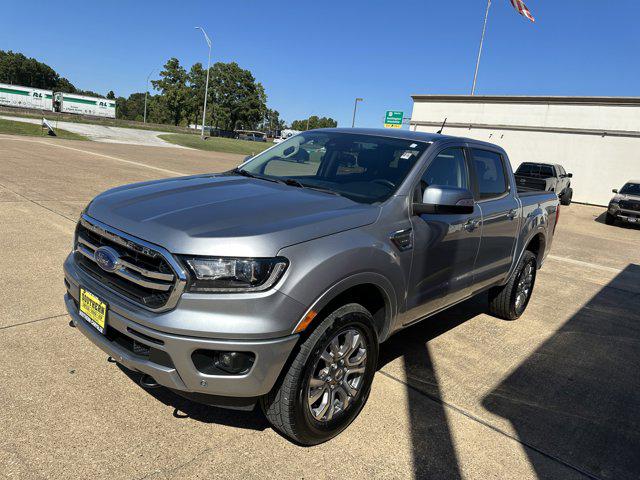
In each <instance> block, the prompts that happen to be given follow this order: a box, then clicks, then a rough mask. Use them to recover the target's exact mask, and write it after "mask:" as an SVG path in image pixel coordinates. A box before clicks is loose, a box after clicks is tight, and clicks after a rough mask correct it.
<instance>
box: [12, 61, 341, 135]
mask: <svg viewBox="0 0 640 480" xmlns="http://www.w3.org/2000/svg"><path fill="white" fill-rule="evenodd" d="M206 78H207V70H206V69H205V68H203V66H202V64H201V63H195V64H193V65H192V66H191V68H190V69H189V71H187V70H186V68H185V67H184V66H182V65H181V64H180V61H179V60H178V59H177V58H170V59H169V60H168V61H167V62H166V63H165V64H164V66H163V69H162V71H161V72H160V73H159V78H158V79H157V80H152V82H151V83H152V85H153V89H154V90H155V91H156V92H157V93H153V92H149V94H148V95H147V116H146V118H147V121H148V122H151V123H164V124H173V125H189V124H195V125H201V124H202V122H203V119H202V110H203V108H202V107H203V103H204V96H205V84H206ZM0 82H2V83H9V84H14V85H25V86H30V87H34V88H43V89H48V90H55V91H59V92H67V93H77V94H81V95H90V96H96V97H105V95H101V94H99V93H96V92H92V91H90V90H80V89H78V88H76V87H75V86H74V85H73V84H72V83H71V82H70V81H69V80H67V79H66V78H64V77H61V76H60V75H59V74H58V73H57V72H56V71H55V70H54V69H53V68H51V67H50V66H49V65H46V64H45V63H42V62H39V61H37V60H35V59H33V58H27V57H25V56H24V55H23V54H21V53H14V52H12V51H8V52H5V51H2V50H0ZM106 98H110V99H116V115H117V118H121V119H126V120H136V121H142V120H143V118H144V111H145V108H144V107H145V92H135V93H132V94H131V95H129V96H128V97H126V98H125V97H122V96H120V97H117V98H116V95H115V94H114V92H113V91H109V92H108V93H107V95H106ZM206 115H207V118H206V119H204V124H205V125H207V126H209V125H210V126H212V127H214V128H216V129H220V130H229V131H231V130H262V131H271V132H273V131H277V130H282V129H284V128H286V127H287V125H286V123H285V122H284V120H282V119H281V118H280V113H279V112H278V111H277V110H274V109H271V108H269V107H268V106H267V94H266V92H265V89H264V87H263V85H262V84H261V83H260V82H258V81H257V80H256V79H255V77H254V76H253V74H252V73H251V72H250V71H249V70H246V69H243V68H241V67H240V66H239V65H238V64H237V63H236V62H230V63H223V62H217V63H215V64H214V65H212V66H211V69H210V71H209V89H208V94H207V114H206ZM335 126H337V122H336V121H335V120H333V119H332V118H328V117H322V118H320V117H318V116H316V115H313V116H311V117H309V118H308V119H301V120H295V121H293V122H292V124H291V128H292V129H294V130H308V129H313V128H323V127H335Z"/></svg>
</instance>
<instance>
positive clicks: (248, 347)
mask: <svg viewBox="0 0 640 480" xmlns="http://www.w3.org/2000/svg"><path fill="white" fill-rule="evenodd" d="M558 218H559V206H558V197H557V196H556V195H555V194H554V193H548V192H527V193H522V194H519V193H518V192H517V190H516V187H515V183H514V176H513V172H512V170H511V167H510V163H509V159H508V157H507V154H506V153H505V152H504V150H502V149H501V148H500V147H497V146H495V145H491V144H489V143H483V142H478V141H475V140H469V139H464V138H455V137H448V136H443V135H437V134H426V133H418V132H410V131H388V130H367V129H326V130H325V129H323V130H313V131H309V132H304V133H301V134H299V135H296V136H294V137H291V138H289V139H288V140H286V141H284V142H282V143H280V144H278V145H275V146H273V147H271V148H270V149H268V150H266V151H265V152H263V153H261V154H259V155H257V156H255V157H254V158H251V159H249V160H247V161H246V162H245V163H243V164H242V165H240V166H239V167H238V168H236V169H234V170H232V171H229V172H225V173H220V174H205V175H195V176H190V177H183V178H170V179H166V180H159V181H152V182H144V183H137V184H133V185H127V186H122V187H118V188H114V189H112V190H109V191H107V192H105V193H102V194H100V195H98V196H97V197H96V198H95V199H93V200H92V201H91V202H90V203H89V205H87V207H86V208H85V210H84V211H83V212H82V215H81V218H80V220H79V222H78V225H77V229H76V232H75V238H74V247H73V252H72V253H71V254H70V255H69V256H68V258H67V259H66V261H65V264H64V272H65V285H66V288H67V293H66V296H65V301H66V306H67V309H68V311H69V314H70V315H71V317H72V324H73V325H75V326H77V327H78V329H79V330H80V331H81V332H82V333H83V334H84V335H85V336H86V337H88V338H89V339H90V340H91V341H92V342H93V343H95V344H96V345H97V346H98V347H100V348H101V349H102V350H104V351H105V352H106V353H107V354H108V355H109V356H110V357H111V358H112V359H113V360H115V361H116V362H118V363H119V364H121V365H123V366H124V367H126V368H128V369H131V370H134V371H137V372H141V374H144V378H146V382H147V384H149V383H151V384H153V383H157V384H160V385H163V386H165V387H167V388H169V389H171V390H173V391H175V392H177V393H179V394H181V395H183V396H186V397H188V398H192V399H194V400H196V401H199V402H203V403H207V404H209V405H221V406H227V407H235V408H253V406H254V405H255V404H256V403H259V404H260V405H261V406H262V409H263V411H264V412H265V414H266V416H267V418H268V419H269V421H270V422H271V423H272V425H273V426H274V427H275V428H276V429H278V430H279V431H281V432H282V433H283V434H284V435H286V436H288V437H289V438H291V439H293V440H295V441H296V442H298V443H300V444H304V445H312V444H317V443H320V442H323V441H326V440H328V439H330V438H332V437H333V436H335V435H337V434H338V433H339V432H340V431H342V430H343V429H344V428H346V427H347V426H348V425H349V423H350V422H351V421H352V420H353V419H354V418H355V417H356V416H357V415H358V413H359V412H360V411H361V409H362V408H363V406H364V404H365V402H366V401H367V398H368V396H369V391H370V388H371V383H372V380H373V376H374V373H375V371H376V363H377V357H378V349H379V344H380V343H382V342H384V341H385V340H386V339H388V338H389V336H390V335H392V334H393V333H395V332H397V331H399V330H401V329H403V328H406V327H407V326H409V325H412V324H414V323H416V322H418V321H421V320H424V319H426V318H428V317H430V316H431V315H433V314H435V313H437V312H439V311H441V310H443V309H446V308H447V307H450V306H452V305H454V304H456V303H459V302H462V301H463V300H465V299H468V298H470V297H472V296H473V295H476V294H478V293H480V292H485V291H488V299H489V305H488V310H489V312H491V313H492V314H493V315H496V316H498V317H501V318H504V319H508V320H513V319H516V318H518V317H519V316H520V315H521V314H522V313H523V312H524V310H525V308H526V306H527V303H528V302H529V299H530V298H531V292H532V290H533V286H534V283H535V279H536V272H537V270H538V269H539V268H540V267H541V266H542V263H543V261H544V259H545V256H546V254H547V252H548V251H549V248H550V246H551V242H552V239H553V233H554V229H555V227H556V224H557V222H558Z"/></svg>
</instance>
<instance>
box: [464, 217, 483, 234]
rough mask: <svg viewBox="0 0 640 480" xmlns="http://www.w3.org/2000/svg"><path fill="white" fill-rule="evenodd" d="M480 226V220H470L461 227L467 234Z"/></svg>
mask: <svg viewBox="0 0 640 480" xmlns="http://www.w3.org/2000/svg"><path fill="white" fill-rule="evenodd" d="M478 225H480V220H477V219H474V218H470V219H469V220H467V221H466V222H464V224H463V225H462V226H463V227H464V229H465V230H466V231H467V232H473V231H474V230H475V229H476V228H478Z"/></svg>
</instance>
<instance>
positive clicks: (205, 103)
mask: <svg viewBox="0 0 640 480" xmlns="http://www.w3.org/2000/svg"><path fill="white" fill-rule="evenodd" d="M196 30H201V31H202V34H203V35H204V39H205V40H206V41H207V45H209V60H208V61H207V83H206V84H205V86H204V108H203V109H202V132H201V133H200V138H201V139H202V140H204V123H205V120H206V118H207V95H208V93H209V70H210V69H211V40H210V39H209V35H207V32H205V31H204V28H202V27H196Z"/></svg>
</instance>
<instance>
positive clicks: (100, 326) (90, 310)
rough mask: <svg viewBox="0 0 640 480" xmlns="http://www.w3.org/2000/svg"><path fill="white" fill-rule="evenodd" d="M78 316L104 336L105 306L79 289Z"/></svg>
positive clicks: (91, 295)
mask: <svg viewBox="0 0 640 480" xmlns="http://www.w3.org/2000/svg"><path fill="white" fill-rule="evenodd" d="M78 313H79V314H80V316H81V317H82V318H84V319H85V320H86V321H87V322H89V324H91V326H92V327H93V328H95V329H96V330H98V331H99V332H100V333H102V334H104V333H105V331H106V328H107V304H106V303H105V302H103V301H102V300H100V299H99V298H98V296H97V295H94V294H93V293H91V292H88V291H87V290H85V289H84V288H80V309H79V311H78Z"/></svg>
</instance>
